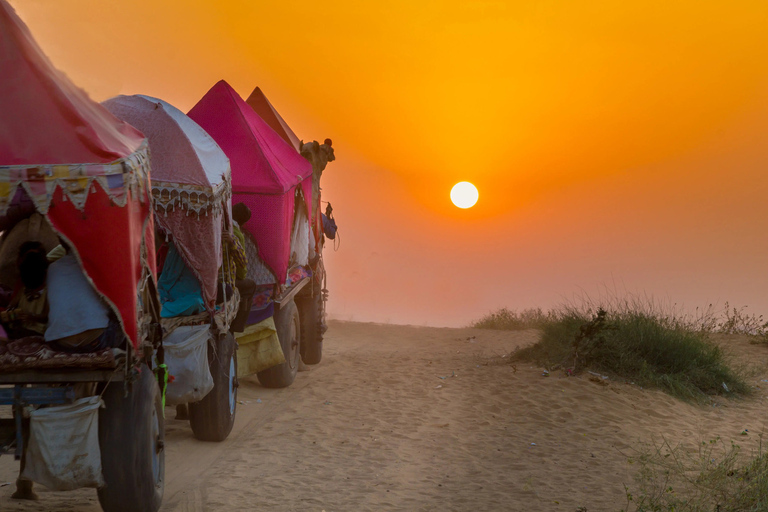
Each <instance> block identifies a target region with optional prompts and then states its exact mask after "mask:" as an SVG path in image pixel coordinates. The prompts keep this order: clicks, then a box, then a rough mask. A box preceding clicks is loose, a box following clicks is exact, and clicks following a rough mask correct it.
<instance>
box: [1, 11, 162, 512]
mask: <svg viewBox="0 0 768 512" xmlns="http://www.w3.org/2000/svg"><path fill="white" fill-rule="evenodd" d="M0 48H2V52H0V69H2V70H3V79H2V80H0V229H2V231H3V235H2V239H1V240H0V284H3V285H5V286H13V284H12V283H13V282H15V281H17V279H18V277H17V274H15V272H16V265H15V263H16V258H17V255H18V254H19V249H18V247H19V244H20V243H22V242H27V241H36V242H39V243H40V244H42V245H43V246H44V247H45V249H46V250H48V249H52V248H53V247H54V246H55V245H57V244H59V242H60V241H63V242H65V244H66V245H67V246H68V247H69V254H68V255H67V257H68V258H70V259H68V260H67V261H69V262H73V261H74V267H73V268H74V269H75V272H77V273H79V275H80V276H82V277H81V280H82V281H81V282H82V283H84V286H85V287H86V288H87V289H90V292H91V293H94V292H95V294H94V296H95V297H96V298H97V300H100V301H101V302H100V303H101V304H102V307H103V308H104V311H108V312H109V315H110V317H111V319H112V320H110V325H117V328H116V329H115V330H114V332H115V333H116V337H115V339H116V340H117V341H116V342H115V343H114V344H113V345H112V346H111V348H104V349H102V350H98V351H95V352H88V353H83V354H73V353H69V352H61V351H57V350H54V349H52V348H51V345H50V344H49V343H47V342H44V341H42V340H43V339H44V338H42V337H40V336H25V337H23V338H19V339H8V338H4V339H2V340H0V404H2V405H4V406H6V407H9V408H10V409H11V410H12V412H13V414H12V418H10V419H2V420H0V445H2V448H3V450H4V452H5V453H9V452H10V453H13V454H14V456H15V457H16V459H21V461H22V462H21V466H22V467H21V475H20V479H19V482H18V483H17V488H18V489H19V490H18V491H17V497H22V498H24V497H27V498H30V497H32V496H31V494H32V493H33V491H32V484H31V482H38V483H42V484H44V485H46V486H47V487H49V488H52V489H55V490H70V489H74V488H77V487H97V488H98V498H99V502H100V504H101V506H102V508H103V509H104V510H106V511H124V510H125V511H128V510H130V511H135V510H143V511H156V510H158V509H159V507H160V503H161V501H162V496H163V488H164V468H165V463H164V461H165V457H164V432H163V409H162V390H161V387H160V386H159V383H160V382H164V381H165V378H164V373H163V371H162V368H158V366H156V365H155V362H154V357H153V355H154V354H155V352H156V351H157V349H158V348H159V346H160V343H161V339H162V338H161V331H160V327H159V304H158V299H157V294H156V287H155V257H154V227H153V222H152V209H151V195H150V186H149V157H148V152H147V143H146V140H145V138H144V137H143V135H142V134H141V133H139V132H138V131H137V130H135V129H134V128H132V127H131V126H129V125H127V124H125V123H123V122H121V121H119V120H117V119H115V118H114V117H113V116H112V115H111V114H109V113H108V112H107V111H106V110H105V109H104V108H103V107H101V106H100V105H99V104H97V103H95V102H93V101H91V100H90V99H89V98H88V97H87V95H86V94H85V93H84V92H83V91H82V90H81V89H78V88H77V87H75V86H74V85H73V84H72V83H71V82H70V81H69V80H68V79H67V78H66V77H65V76H64V75H63V74H62V73H60V72H59V71H57V70H56V69H54V68H53V66H52V65H51V63H50V62H49V61H48V59H47V58H46V57H45V55H44V54H43V52H42V51H41V49H40V48H39V47H38V46H37V44H36V42H35V41H34V40H33V38H32V36H31V34H30V33H29V31H28V29H27V28H26V26H25V25H24V24H23V22H22V21H21V20H20V19H19V18H18V17H17V15H16V13H15V12H14V10H13V9H12V8H11V7H10V6H9V5H8V4H7V3H6V1H5V0H0ZM53 265H56V263H53V264H52V265H51V267H49V270H48V272H47V276H48V279H49V280H50V279H51V275H52V272H51V269H52V268H53ZM88 287H90V288H88ZM49 290H50V287H49ZM49 297H50V295H49ZM72 300H73V301H77V300H80V297H74V296H73V298H72ZM51 304H53V302H51ZM51 312H53V309H52V310H51ZM113 320H114V322H115V323H114V324H113V323H112V321H113ZM22 484H23V485H22Z"/></svg>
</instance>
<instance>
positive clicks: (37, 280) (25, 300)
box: [0, 242, 48, 338]
mask: <svg viewBox="0 0 768 512" xmlns="http://www.w3.org/2000/svg"><path fill="white" fill-rule="evenodd" d="M17 265H18V268H19V277H20V281H21V282H20V283H19V284H18V285H17V287H16V289H15V290H14V292H13V295H12V296H11V300H10V302H9V304H8V307H7V308H6V309H5V311H3V312H2V313H0V320H2V322H3V325H4V327H5V330H6V331H7V333H8V335H9V336H10V337H11V338H24V337H27V336H42V335H43V333H45V327H46V326H45V324H46V323H47V321H48V300H47V290H46V270H47V269H48V260H47V259H46V257H45V248H44V247H43V245H42V244H41V243H40V242H24V243H23V244H22V245H21V247H20V248H19V256H18V259H17Z"/></svg>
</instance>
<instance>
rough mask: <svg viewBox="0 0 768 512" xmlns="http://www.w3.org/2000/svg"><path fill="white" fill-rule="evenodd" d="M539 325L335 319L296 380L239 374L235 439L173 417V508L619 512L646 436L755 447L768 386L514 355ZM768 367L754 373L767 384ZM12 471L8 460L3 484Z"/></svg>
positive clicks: (78, 505)
mask: <svg viewBox="0 0 768 512" xmlns="http://www.w3.org/2000/svg"><path fill="white" fill-rule="evenodd" d="M536 336H537V333H536V332H534V331H526V332H495V331H484V330H474V329H438V328H426V327H406V326H392V325H376V324H362V323H346V322H332V323H331V326H330V329H329V331H328V335H327V341H326V347H325V355H324V359H323V362H322V363H321V364H320V365H318V366H316V367H313V368H312V370H311V371H309V372H305V373H300V374H299V376H298V378H297V381H296V382H295V383H294V385H293V386H291V387H290V388H287V389H283V390H268V389H264V388H262V387H260V386H259V385H258V383H257V381H256V380H255V379H253V378H249V379H246V380H245V381H244V382H242V385H241V388H240V400H241V401H242V402H243V403H242V404H240V405H239V406H238V418H237V422H236V425H235V429H234V431H233V433H232V435H231V436H230V438H229V439H228V440H227V441H225V442H224V443H220V444H211V443H201V442H198V441H196V440H195V439H193V438H192V434H191V431H190V430H189V427H188V425H186V424H185V423H184V422H181V421H176V420H169V421H168V424H167V446H168V452H167V469H166V475H167V487H166V496H165V500H164V506H163V510H166V511H198V510H200V511H202V510H206V511H207V510H210V511H217V510H275V511H294V510H295V511H304V510H308V511H317V512H320V511H322V510H325V511H327V512H332V511H364V510H371V511H379V510H409V511H411V510H412V511H428V510H440V511H445V510H456V511H470V510H471V511H476V510H477V511H482V510H488V511H496V510H512V511H518V510H519V511H536V510H544V511H548V510H553V511H558V510H562V511H568V512H573V511H575V510H577V508H578V507H585V508H586V509H587V510H588V511H590V512H594V511H608V510H618V509H619V508H621V507H623V506H624V504H625V494H624V487H623V484H625V483H626V484H631V483H632V475H633V471H634V470H635V469H636V467H635V466H633V465H630V464H628V462H627V458H628V456H630V455H632V454H633V453H634V452H633V448H634V447H637V446H639V445H640V443H643V442H647V441H650V440H652V439H659V438H660V437H661V436H662V435H663V436H665V437H666V438H667V439H668V440H670V441H672V442H678V441H685V442H690V443H692V445H693V444H695V443H696V442H698V441H700V440H707V439H711V438H713V437H715V436H721V437H722V438H723V439H737V440H738V442H739V444H740V445H741V446H742V447H743V448H745V449H746V450H749V449H751V448H754V447H756V446H757V444H758V442H759V440H758V437H757V434H758V433H759V432H762V431H763V430H764V429H765V426H766V419H767V415H766V412H765V404H764V401H765V399H766V398H768V397H765V396H764V395H763V393H765V394H766V395H768V388H767V389H766V390H765V391H762V392H761V391H760V390H758V393H757V394H756V396H755V397H754V398H751V399H749V400H743V401H725V400H721V401H718V402H717V404H715V405H714V406H707V407H703V406H696V405H691V404H685V403H682V402H680V401H678V400H675V399H673V398H670V397H668V396H667V395H665V394H663V393H660V392H657V391H651V390H644V389H640V388H639V387H637V386H634V385H631V384H628V383H620V382H614V381H612V380H610V379H601V378H597V377H594V376H590V375H585V376H580V377H566V376H565V375H563V374H559V373H553V374H552V375H551V376H549V377H545V376H543V375H542V370H541V369H540V368H534V367H532V366H531V365H527V364H517V365H515V366H513V365H511V364H509V362H508V354H509V353H510V351H512V350H513V349H514V348H515V347H517V346H521V345H525V344H528V343H531V342H533V341H534V340H535V339H536ZM723 341H724V342H725V343H727V345H728V346H729V347H731V348H732V349H733V351H734V353H735V354H736V355H737V356H739V357H740V358H741V359H742V360H745V361H746V360H753V361H754V360H762V359H764V358H765V352H766V349H765V348H764V347H762V346H756V345H750V344H749V343H748V341H747V340H745V339H743V338H739V337H728V338H723ZM766 373H767V372H766V371H765V368H764V367H763V368H762V369H761V371H760V372H759V373H758V374H756V375H754V376H753V377H750V379H751V381H752V382H751V384H754V385H762V386H768V383H762V382H761V381H762V379H764V378H766V377H765V375H766ZM441 377H442V378H441ZM168 415H169V417H172V416H173V412H172V411H171V410H170V409H169V410H168ZM744 429H748V430H749V432H750V435H749V436H741V435H740V433H741V432H742V431H743V430H744ZM17 468H18V464H17V463H15V462H13V460H12V457H2V458H0V482H12V481H13V479H14V478H15V471H17ZM12 490H13V485H9V486H6V487H3V488H2V489H0V493H1V494H0V497H1V498H2V508H3V509H4V510H72V511H92V510H99V508H98V502H97V500H96V495H95V491H93V490H81V491H76V492H71V493H54V492H48V491H46V490H45V489H44V488H39V489H38V490H39V493H40V496H41V500H40V501H39V502H36V503H20V502H17V501H13V500H10V499H9V498H10V494H11V492H12Z"/></svg>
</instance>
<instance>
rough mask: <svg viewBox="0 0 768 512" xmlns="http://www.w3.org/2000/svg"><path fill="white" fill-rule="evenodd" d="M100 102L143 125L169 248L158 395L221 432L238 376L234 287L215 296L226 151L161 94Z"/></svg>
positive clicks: (225, 431)
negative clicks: (163, 387)
mask: <svg viewBox="0 0 768 512" xmlns="http://www.w3.org/2000/svg"><path fill="white" fill-rule="evenodd" d="M103 105H104V106H105V107H106V108H107V110H109V111H110V112H111V113H112V114H114V115H115V117H117V118H118V119H121V120H123V121H125V122H127V123H129V124H131V125H132V126H133V127H135V128H137V129H139V130H141V132H142V133H144V135H145V136H146V137H147V139H148V141H149V149H150V152H151V154H152V195H153V198H154V207H155V225H156V227H157V232H158V238H159V240H158V246H159V247H160V250H163V251H164V250H166V249H167V250H168V254H167V257H165V258H164V261H165V265H163V268H162V270H160V269H158V271H159V272H160V276H159V278H158V289H159V294H160V301H161V316H162V326H163V333H164V343H163V347H164V355H165V363H166V364H167V366H168V372H169V375H170V377H171V379H172V380H171V381H170V382H169V383H168V392H167V394H166V404H167V405H185V404H188V405H189V416H188V417H189V421H190V426H191V427H192V432H193V433H194V435H195V437H196V438H197V439H200V440H202V441H223V440H224V439H226V438H227V436H228V435H229V433H230V432H231V430H232V426H233V425H234V421H235V410H236V407H237V386H238V383H237V350H236V349H237V343H236V342H235V338H234V335H233V334H232V333H231V332H230V325H231V323H232V320H233V319H234V317H235V314H236V312H237V305H238V301H239V297H238V296H237V290H235V295H234V296H231V297H230V298H229V299H228V300H227V299H226V297H225V296H224V295H223V294H220V296H221V297H222V301H221V302H220V303H218V304H217V301H216V298H217V289H218V287H220V286H221V284H222V283H220V279H219V277H220V272H219V268H220V267H221V263H222V240H221V239H222V229H223V228H224V229H228V230H231V226H232V220H231V198H232V185H231V173H230V167H229V159H228V158H227V156H226V155H225V154H224V152H223V151H222V150H221V148H219V146H218V145H217V144H216V142H215V141H214V140H213V139H212V138H211V137H210V136H209V135H208V134H207V133H206V132H205V131H204V130H203V129H202V128H201V127H200V126H199V125H197V123H195V122H194V121H193V120H192V119H190V118H189V117H188V116H187V115H186V114H184V113H183V112H181V111H180V110H179V109H177V108H176V107H174V106H173V105H170V104H169V103H167V102H165V101H163V100H160V99H157V98H152V97H149V96H142V95H135V96H118V97H115V98H112V99H109V100H107V101H105V102H104V103H103ZM163 242H164V244H163ZM163 245H165V247H163ZM163 256H164V255H161V256H160V257H161V258H163ZM181 410H182V411H183V410H184V409H181Z"/></svg>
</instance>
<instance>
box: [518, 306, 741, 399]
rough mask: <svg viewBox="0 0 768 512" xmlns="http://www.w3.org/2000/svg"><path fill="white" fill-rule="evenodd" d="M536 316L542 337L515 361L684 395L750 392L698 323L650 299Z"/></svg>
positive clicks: (562, 310)
mask: <svg viewBox="0 0 768 512" xmlns="http://www.w3.org/2000/svg"><path fill="white" fill-rule="evenodd" d="M540 317H541V318H543V319H544V320H543V322H542V323H540V324H539V328H540V329H541V331H542V336H541V339H540V341H539V342H538V343H536V344H534V345H532V346H529V347H525V348H523V349H521V350H518V351H517V352H516V353H515V354H514V359H515V360H528V361H534V362H536V363H537V364H540V365H542V366H544V367H546V368H548V369H550V370H551V369H555V368H563V369H564V370H566V371H567V372H568V373H579V372H581V371H584V370H587V369H588V370H592V371H596V372H600V373H605V374H609V375H612V376H614V377H618V378H621V379H624V380H627V381H631V382H634V383H635V384H638V385H640V386H644V387H656V388H660V389H662V390H664V391H665V392H667V393H669V394H671V395H673V396H676V397H679V398H684V399H689V400H690V399H701V398H703V397H704V396H706V395H733V394H747V393H749V386H748V385H747V384H746V383H745V382H744V380H743V378H742V377H741V376H740V375H739V374H738V373H737V372H735V371H734V370H732V369H731V368H730V367H729V366H728V365H727V364H726V358H725V355H724V354H723V352H722V349H721V348H720V347H719V346H718V345H717V344H715V343H713V342H712V341H711V340H710V338H709V333H708V332H707V331H706V330H704V329H702V328H701V325H702V324H701V323H700V322H698V321H697V320H695V319H694V320H691V319H689V318H686V317H684V316H682V315H674V314H669V315H665V314H663V313H661V312H660V311H659V309H657V308H655V307H654V305H653V304H652V303H650V302H645V303H643V302H637V301H627V300H624V301H621V302H619V301H614V302H613V303H612V304H609V305H607V306H606V307H602V306H598V307H594V306H592V305H591V304H589V303H587V304H585V305H583V306H582V307H574V306H563V307H561V308H560V309H558V310H554V311H550V312H549V313H547V314H542V315H540Z"/></svg>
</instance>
